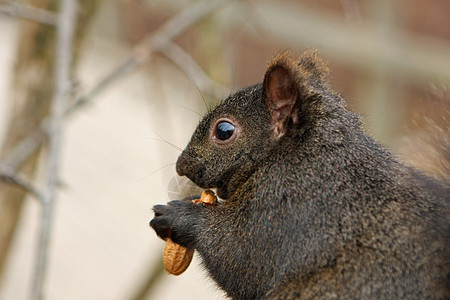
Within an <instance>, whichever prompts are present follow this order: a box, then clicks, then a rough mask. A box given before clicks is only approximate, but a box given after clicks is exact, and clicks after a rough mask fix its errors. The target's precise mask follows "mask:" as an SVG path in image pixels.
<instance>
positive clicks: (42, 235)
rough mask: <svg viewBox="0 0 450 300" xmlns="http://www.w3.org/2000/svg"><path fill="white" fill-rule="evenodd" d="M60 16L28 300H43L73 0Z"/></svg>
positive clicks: (64, 4)
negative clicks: (33, 266) (37, 235)
mask: <svg viewBox="0 0 450 300" xmlns="http://www.w3.org/2000/svg"><path fill="white" fill-rule="evenodd" d="M59 3H60V14H59V18H58V25H57V45H56V62H55V90H54V95H53V101H52V106H51V112H50V119H49V120H50V121H49V130H50V132H49V133H50V134H49V136H48V139H49V145H48V151H47V161H46V171H47V173H46V174H47V183H46V187H45V190H44V193H43V199H42V213H41V221H40V232H39V241H38V248H37V253H36V265H35V269H34V277H33V287H32V290H31V299H42V298H43V285H44V283H45V275H46V269H47V256H48V247H49V242H50V232H51V228H52V223H53V208H54V204H55V200H56V189H57V185H58V176H59V169H60V157H61V142H62V137H63V132H62V127H63V126H62V125H63V124H62V123H63V117H64V110H65V108H66V107H67V102H68V101H67V100H68V95H69V92H70V66H71V62H72V52H73V37H74V32H75V19H76V12H77V1H76V0H60V1H59Z"/></svg>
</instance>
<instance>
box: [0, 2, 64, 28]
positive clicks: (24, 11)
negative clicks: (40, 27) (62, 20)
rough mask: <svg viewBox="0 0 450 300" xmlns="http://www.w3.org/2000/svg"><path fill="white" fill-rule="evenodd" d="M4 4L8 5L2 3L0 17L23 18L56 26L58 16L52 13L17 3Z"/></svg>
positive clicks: (0, 4)
mask: <svg viewBox="0 0 450 300" xmlns="http://www.w3.org/2000/svg"><path fill="white" fill-rule="evenodd" d="M4 2H6V3H4V4H3V3H0V15H6V16H10V17H16V18H22V19H25V20H30V21H34V22H38V23H41V24H47V25H56V21H57V19H58V16H57V14H56V13H54V12H52V11H49V10H45V9H41V8H36V7H33V6H30V5H26V4H21V3H18V2H16V1H4Z"/></svg>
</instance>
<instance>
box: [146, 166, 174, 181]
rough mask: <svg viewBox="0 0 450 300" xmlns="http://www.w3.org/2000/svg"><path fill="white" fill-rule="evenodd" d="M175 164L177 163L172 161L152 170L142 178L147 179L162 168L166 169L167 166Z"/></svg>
mask: <svg viewBox="0 0 450 300" xmlns="http://www.w3.org/2000/svg"><path fill="white" fill-rule="evenodd" d="M174 165H175V163H170V164H167V165H164V166H162V167H160V168H158V169H156V170H155V171H153V172H151V173H149V174H147V175H145V176H144V177H142V178H141V180H145V179H147V178H149V177H150V176H152V175H153V174H155V173H157V172H159V171H161V170H162V169H165V168H168V167H171V166H174Z"/></svg>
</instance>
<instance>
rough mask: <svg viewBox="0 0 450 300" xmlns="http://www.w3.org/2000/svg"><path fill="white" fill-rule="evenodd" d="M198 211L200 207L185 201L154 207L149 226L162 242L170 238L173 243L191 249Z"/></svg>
mask: <svg viewBox="0 0 450 300" xmlns="http://www.w3.org/2000/svg"><path fill="white" fill-rule="evenodd" d="M199 209H201V206H199V205H195V204H194V203H192V202H191V201H186V200H174V201H170V202H169V203H167V205H155V206H154V207H153V211H154V212H155V217H154V218H153V219H152V220H151V221H150V226H151V227H152V228H153V229H154V230H155V231H156V234H157V235H158V236H159V237H160V238H162V239H163V240H166V239H168V238H171V239H172V241H174V242H175V243H177V244H179V245H181V246H184V247H188V248H191V247H192V245H193V243H194V241H195V237H196V234H195V232H194V230H195V229H196V228H197V226H196V225H197V220H198V218H197V217H196V216H198V211H199Z"/></svg>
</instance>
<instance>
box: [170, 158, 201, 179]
mask: <svg viewBox="0 0 450 300" xmlns="http://www.w3.org/2000/svg"><path fill="white" fill-rule="evenodd" d="M176 171H177V173H178V175H180V176H187V177H188V178H189V179H190V180H192V181H194V182H196V183H197V181H201V178H202V176H203V173H204V166H203V163H202V161H201V159H199V158H197V157H196V156H193V155H192V154H190V153H188V152H186V151H183V153H181V155H180V156H179V157H178V160H177V164H176ZM197 184H198V183H197Z"/></svg>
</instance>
